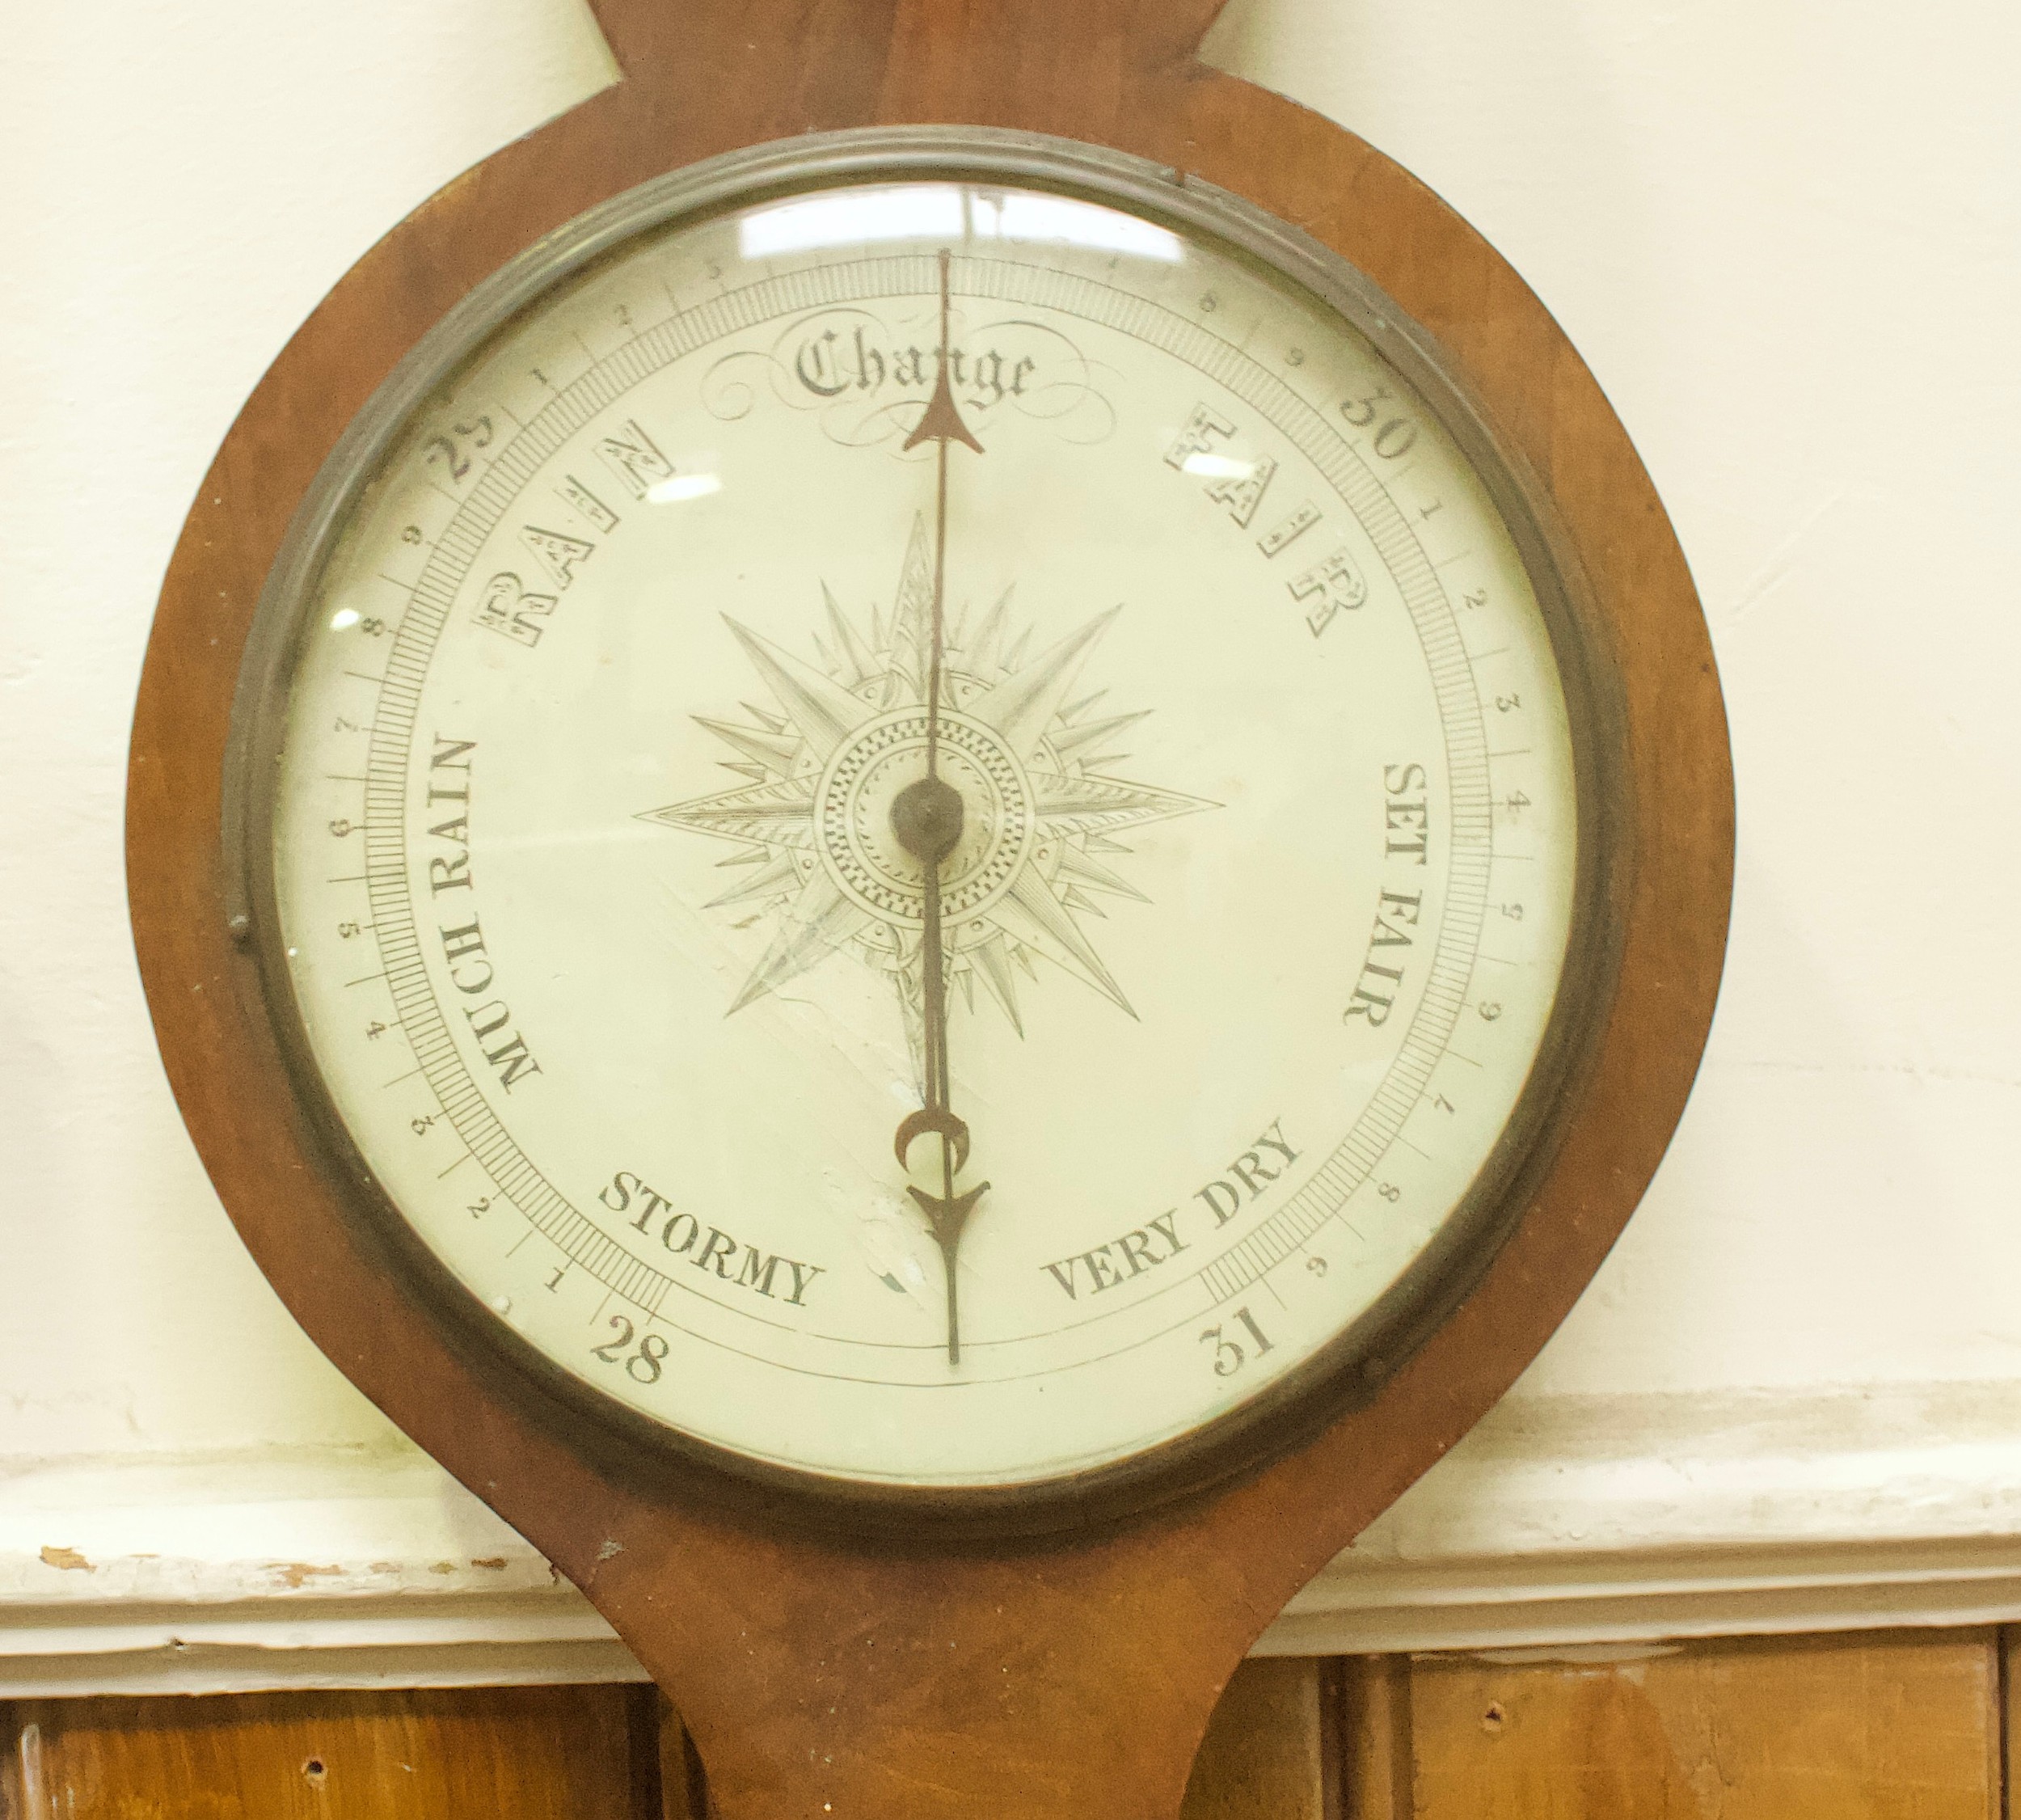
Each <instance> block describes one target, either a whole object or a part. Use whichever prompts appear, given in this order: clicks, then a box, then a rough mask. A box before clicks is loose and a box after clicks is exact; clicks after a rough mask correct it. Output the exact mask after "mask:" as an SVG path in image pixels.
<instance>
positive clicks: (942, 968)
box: [891, 248, 989, 1365]
mask: <svg viewBox="0 0 2021 1820" xmlns="http://www.w3.org/2000/svg"><path fill="white" fill-rule="evenodd" d="M948 261H949V255H948V253H947V250H946V249H945V248H943V249H942V251H941V255H940V370H939V374H938V376H937V377H936V378H935V381H934V390H933V396H932V397H931V398H930V399H928V400H927V401H926V410H925V412H923V413H922V416H921V417H920V420H919V424H918V428H917V429H914V430H913V433H912V434H911V435H910V436H909V437H907V438H906V439H905V447H906V448H908V449H914V448H917V447H918V445H920V444H921V443H922V442H927V441H931V442H934V443H936V444H937V445H939V446H938V449H937V450H936V451H935V489H934V591H933V628H932V648H931V651H930V655H929V657H928V658H927V667H926V775H925V776H924V777H922V778H920V779H917V780H916V781H914V782H913V783H909V784H907V785H906V786H905V788H904V789H903V790H901V791H900V792H899V793H898V796H897V800H895V801H894V802H893V803H892V808H891V824H892V831H893V832H894V833H895V834H897V836H898V841H899V844H900V845H901V847H904V848H905V851H907V852H908V853H909V854H911V855H913V857H914V858H915V859H918V861H919V864H920V868H921V872H922V880H921V882H922V885H923V887H924V893H925V897H926V904H925V923H926V932H925V935H924V937H923V939H922V942H921V944H920V967H921V970H922V973H923V975H924V978H923V979H922V984H921V996H922V998H923V999H924V1000H925V1004H924V1006H923V1007H922V1010H923V1019H922V1021H923V1023H924V1025H925V1033H924V1041H923V1043H922V1049H923V1051H924V1055H923V1060H924V1063H925V1074H926V1080H925V1083H924V1087H925V1100H926V1103H925V1104H924V1105H922V1107H921V1108H920V1109H919V1110H918V1112H916V1113H909V1114H908V1115H907V1117H905V1120H904V1121H902V1122H901V1124H900V1125H899V1127H898V1135H897V1139H896V1142H895V1146H894V1147H895V1148H896V1149H897V1152H898V1160H899V1162H900V1163H901V1164H904V1163H906V1162H907V1161H908V1156H907V1152H908V1151H909V1150H910V1149H911V1147H912V1142H913V1139H914V1138H919V1137H923V1136H925V1135H926V1134H927V1133H929V1132H930V1133H932V1134H935V1136H937V1137H938V1138H939V1139H940V1188H941V1191H940V1193H938V1194H930V1193H927V1192H926V1190H925V1189H921V1188H909V1189H908V1190H907V1192H908V1193H910V1194H911V1196H912V1197H913V1200H915V1201H918V1203H919V1206H920V1209H921V1210H922V1212H923V1213H924V1214H926V1219H927V1222H928V1224H929V1225H930V1227H931V1228H932V1230H933V1235H934V1241H935V1244H938V1245H939V1247H940V1260H941V1263H942V1265H943V1267H944V1269H945V1273H946V1275H947V1362H948V1363H949V1364H950V1365H959V1364H960V1362H961V1318H960V1308H959V1304H958V1303H957V1300H956V1290H955V1253H956V1249H957V1248H958V1247H959V1246H960V1244H961V1230H962V1227H964V1226H965V1225H966V1224H967V1223H968V1215H969V1214H971V1213H972V1212H973V1210H974V1208H975V1205H976V1203H977V1201H979V1200H981V1198H982V1196H983V1193H984V1191H985V1189H988V1187H989V1184H988V1183H987V1182H984V1183H982V1184H981V1185H980V1186H978V1187H976V1188H972V1189H968V1191H967V1192H966V1193H962V1194H956V1193H955V1176H956V1173H957V1172H959V1171H960V1169H961V1168H963V1167H964V1165H965V1164H966V1163H967V1162H968V1125H967V1124H966V1122H965V1121H963V1120H961V1119H960V1118H958V1117H956V1116H955V1113H954V1109H953V1108H952V1106H951V1104H949V1083H948V1075H947V949H946V947H945V944H943V940H942V932H941V916H940V868H941V864H942V862H943V861H944V860H945V859H947V855H949V854H951V852H953V851H954V850H955V848H956V846H958V845H959V844H960V840H961V825H962V819H963V805H962V800H961V793H960V792H959V791H958V790H956V788H954V786H953V785H952V784H951V783H947V781H946V780H945V779H943V777H942V776H941V775H940V698H941V695H942V691H943V682H942V674H941V673H942V669H943V663H944V660H945V657H946V655H947V445H948V444H950V443H951V442H965V443H966V444H967V445H968V446H969V447H970V448H971V449H973V450H975V452H976V453H977V454H978V455H979V454H981V453H982V445H981V443H980V442H978V441H976V439H975V437H973V435H972V434H970V433H969V430H968V425H967V424H964V422H963V421H962V420H961V412H960V410H959V409H958V408H957V407H956V403H955V394H954V386H953V384H952V382H951V380H950V378H949V371H950V369H951V367H952V365H953V364H954V363H953V361H952V360H951V357H950V353H949V346H950V344H949V340H948V315H949V305H948V289H947V268H948Z"/></svg>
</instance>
